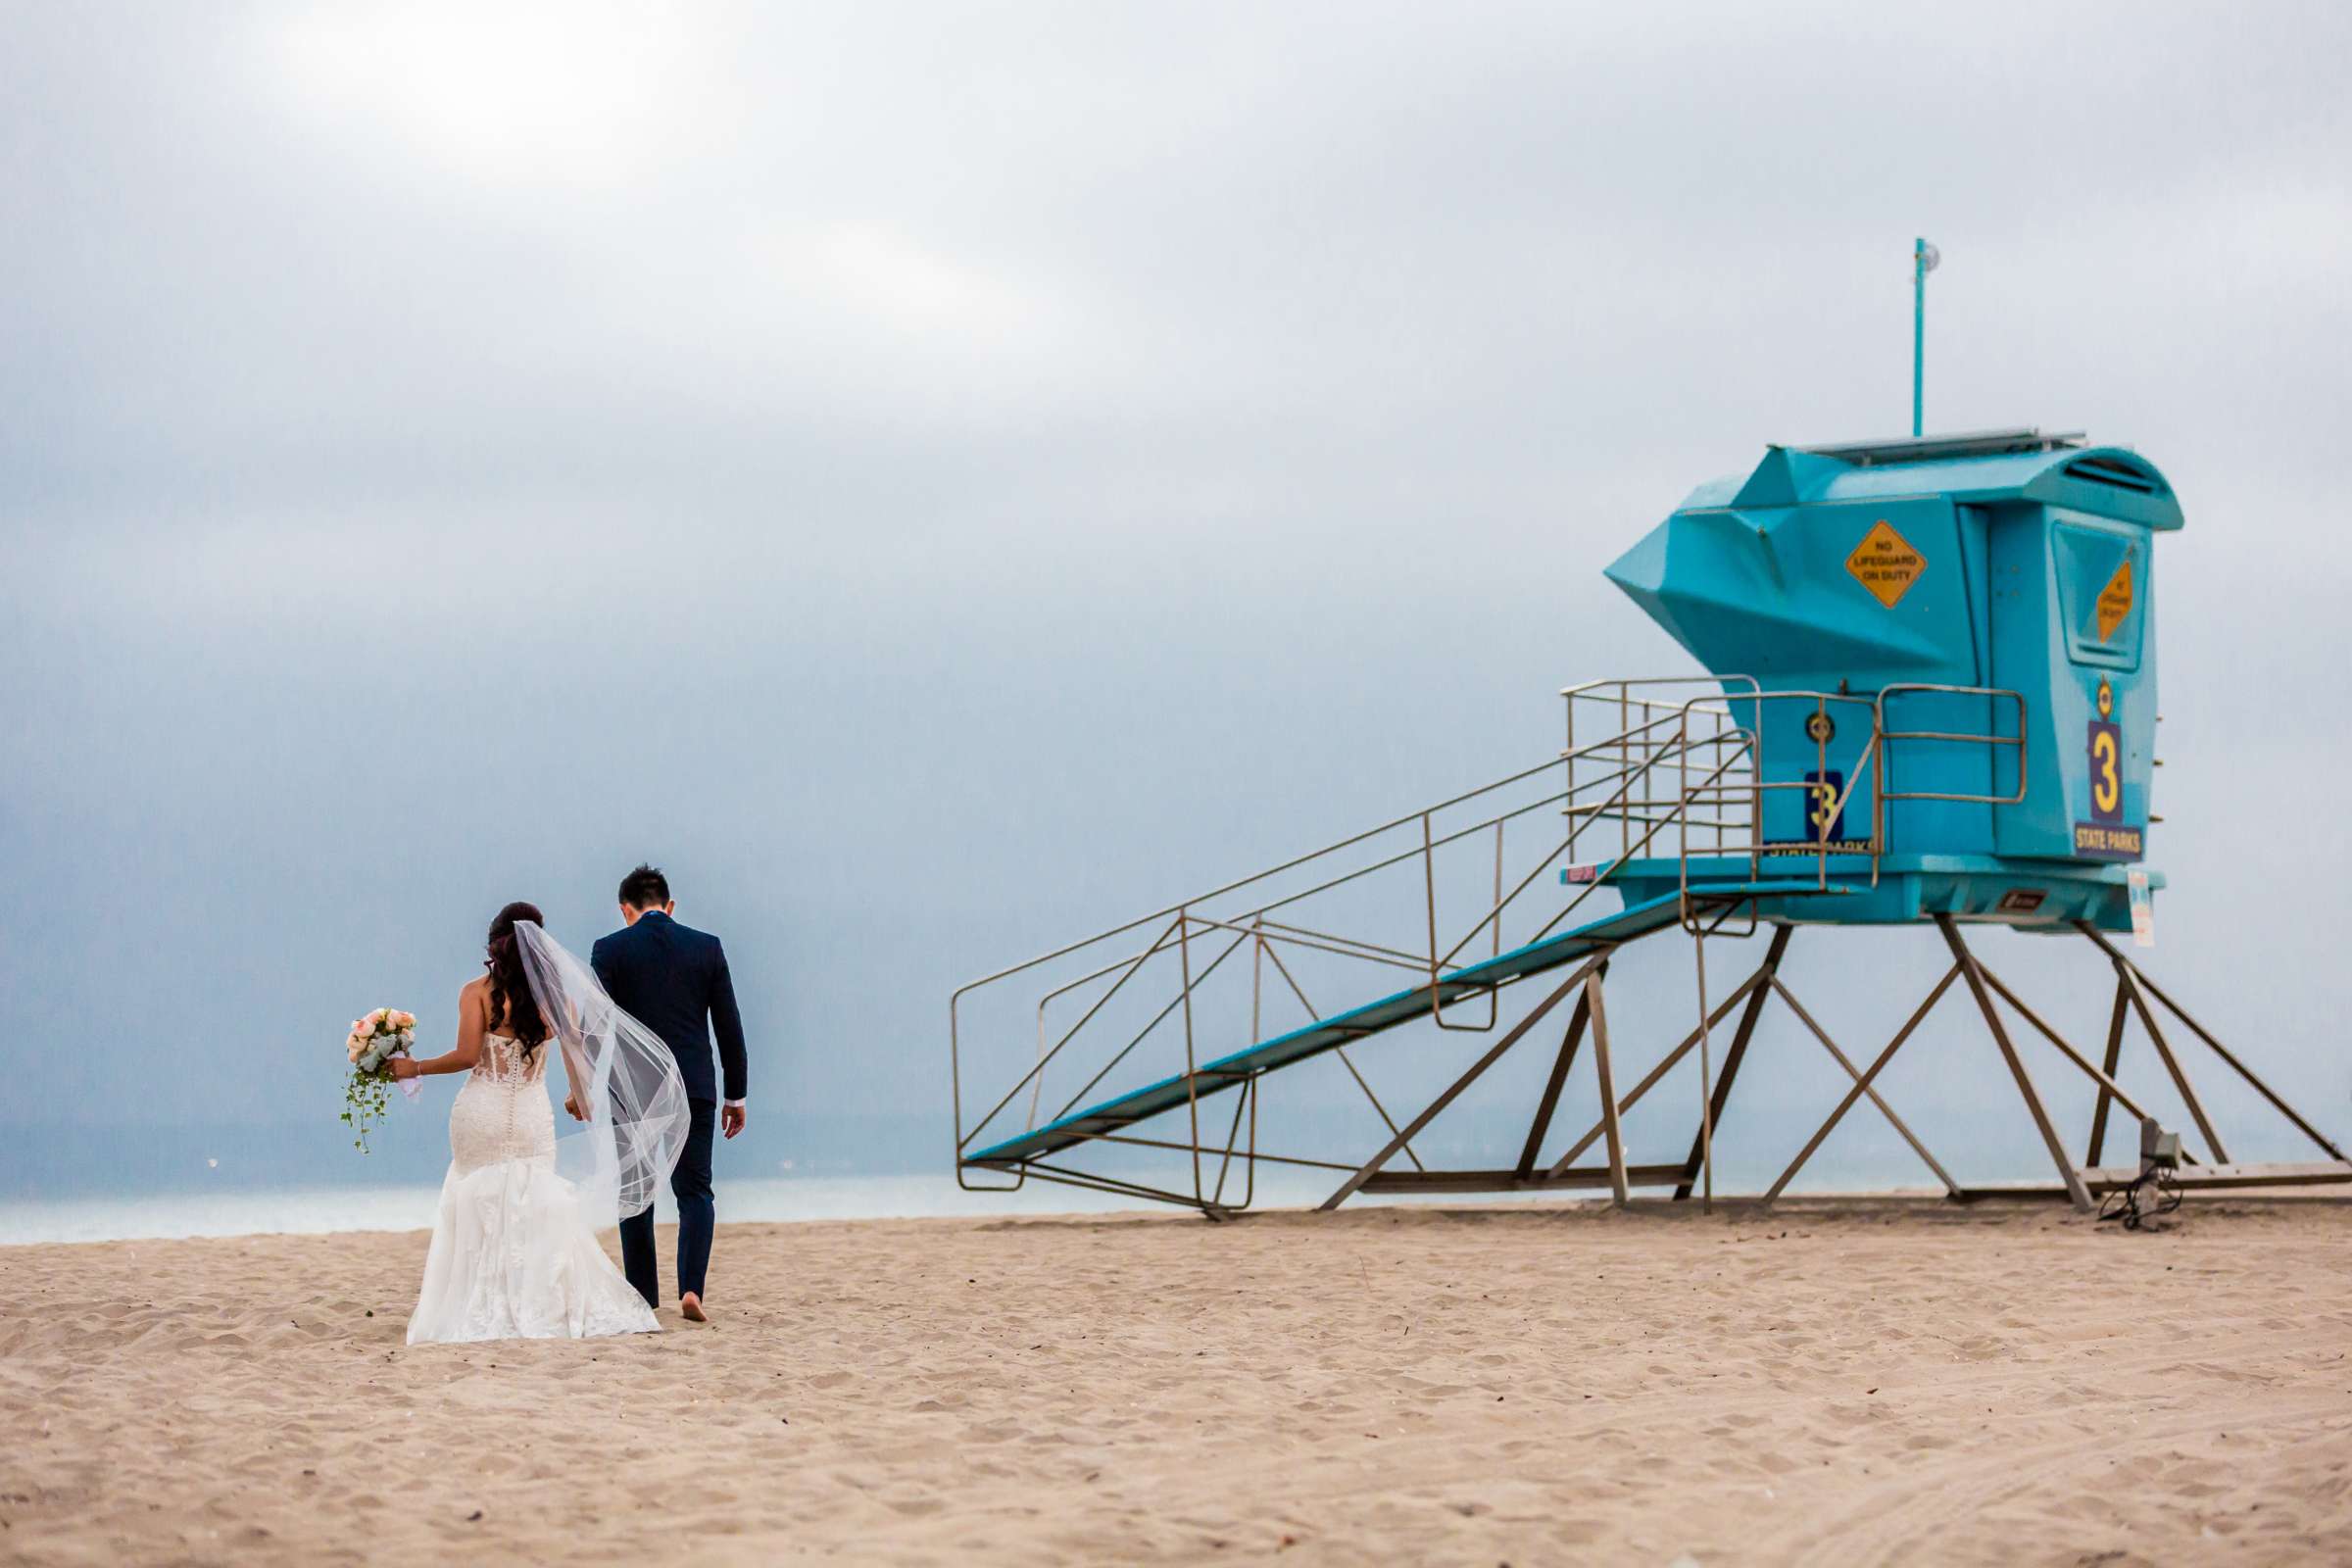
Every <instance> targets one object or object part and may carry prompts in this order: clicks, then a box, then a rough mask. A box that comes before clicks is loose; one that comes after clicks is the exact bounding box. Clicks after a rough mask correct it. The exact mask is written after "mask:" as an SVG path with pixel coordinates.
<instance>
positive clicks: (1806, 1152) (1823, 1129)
mask: <svg viewBox="0 0 2352 1568" xmlns="http://www.w3.org/2000/svg"><path fill="white" fill-rule="evenodd" d="M1959 978H1960V966H1959V965H1958V964H1954V965H1953V966H1952V967H1951V968H1949V969H1946V970H1944V971H1943V978H1942V979H1940V980H1938V981H1936V989H1935V990H1933V991H1931V992H1929V993H1928V1000H1927V1001H1925V1002H1923V1003H1921V1004H1920V1005H1918V1006H1917V1007H1916V1008H1914V1009H1913V1010H1912V1013H1911V1016H1910V1018H1909V1019H1908V1020H1906V1021H1905V1022H1904V1024H1903V1026H1902V1028H1900V1029H1898V1030H1896V1031H1895V1035H1894V1038H1893V1039H1892V1040H1889V1041H1887V1049H1886V1050H1885V1051H1882V1052H1880V1053H1879V1054H1878V1059H1877V1060H1875V1061H1873V1062H1872V1063H1871V1064H1870V1066H1869V1068H1868V1069H1867V1070H1866V1071H1865V1072H1864V1073H1863V1074H1862V1076H1861V1077H1859V1078H1857V1079H1855V1080H1854V1087H1853V1088H1851V1089H1849V1090H1847V1091H1846V1092H1845V1098H1844V1099H1843V1100H1840V1101H1839V1102H1838V1108H1837V1109H1836V1110H1833V1111H1831V1112H1830V1119H1829V1120H1827V1121H1825V1122H1823V1123H1822V1124H1821V1126H1820V1128H1819V1129H1817V1130H1816V1131H1815V1132H1814V1134H1813V1136H1812V1137H1811V1138H1810V1139H1808V1140H1806V1143H1805V1147H1804V1148H1802V1149H1800V1150H1798V1151H1797V1152H1796V1157H1795V1158H1794V1159H1792V1160H1790V1161H1789V1168H1788V1169H1787V1170H1785V1171H1783V1172H1781V1179H1780V1180H1779V1181H1777V1182H1774V1183H1773V1184H1772V1186H1771V1187H1770V1188H1769V1189H1767V1190H1766V1192H1765V1194H1764V1202H1765V1204H1766V1205H1767V1206H1769V1205H1770V1204H1771V1202H1772V1201H1773V1200H1774V1199H1776V1198H1778V1197H1780V1196H1781V1191H1782V1189H1784V1188H1786V1187H1787V1186H1788V1185H1789V1182H1790V1181H1792V1180H1794V1179H1795V1177H1796V1173H1797V1172H1798V1171H1800V1170H1802V1169H1804V1168H1805V1161H1806V1160H1808V1159H1811V1158H1812V1157H1813V1151H1815V1150H1816V1149H1819V1148H1820V1147H1821V1144H1822V1140H1823V1139H1825V1138H1827V1137H1829V1136H1830V1133H1831V1131H1832V1130H1833V1129H1835V1128H1836V1127H1837V1125H1838V1121H1839V1120H1840V1119H1842V1118H1843V1117H1844V1115H1845V1113H1846V1112H1847V1111H1849V1110H1851V1109H1853V1108H1854V1102H1855V1101H1857V1100H1860V1099H1861V1098H1862V1097H1863V1096H1864V1095H1865V1094H1868V1093H1869V1092H1870V1085H1871V1080H1873V1079H1875V1078H1876V1077H1878V1075H1879V1069H1880V1068H1882V1067H1884V1066H1886V1065H1887V1063H1888V1062H1890V1061H1892V1060H1893V1059H1894V1054H1895V1053H1896V1052H1898V1051H1900V1050H1902V1049H1903V1042H1904V1041H1906V1040H1908V1039H1910V1038H1911V1031H1912V1030H1914V1029H1917V1028H1918V1027H1919V1026H1920V1024H1921V1023H1922V1022H1923V1021H1925V1020H1926V1018H1927V1016H1928V1014H1929V1013H1930V1012H1932V1011H1934V1010H1935V1007H1936V1003H1938V1002H1941V1001H1942V1000H1943V994H1944V993H1945V992H1946V991H1949V990H1950V989H1951V987H1952V982H1953V981H1955V980H1957V979H1959ZM1945 1186H1946V1187H1947V1189H1948V1188H1949V1186H1950V1182H1949V1181H1948V1179H1947V1181H1946V1182H1945Z"/></svg>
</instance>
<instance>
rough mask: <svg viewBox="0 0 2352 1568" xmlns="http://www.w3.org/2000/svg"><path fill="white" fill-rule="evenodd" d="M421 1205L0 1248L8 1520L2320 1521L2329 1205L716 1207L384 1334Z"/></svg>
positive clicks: (1733, 1539) (2119, 1551) (1820, 1544)
mask: <svg viewBox="0 0 2352 1568" xmlns="http://www.w3.org/2000/svg"><path fill="white" fill-rule="evenodd" d="M424 1242H425V1238H424V1236H423V1234H422V1233H421V1232H419V1233H414V1234H402V1235H382V1234H378V1235H346V1236H325V1237H262V1238H254V1239H250V1240H204V1241H183V1242H139V1243H106V1244H95V1245H83V1246H55V1247H22V1248H10V1249H6V1250H0V1267H4V1268H5V1270H6V1274H7V1279H8V1283H9V1289H8V1291H7V1293H6V1300H5V1303H4V1304H0V1420H4V1421H5V1423H6V1426H7V1430H8V1433H9V1439H8V1442H7V1443H6V1445H5V1447H4V1448H0V1561H6V1562H8V1563H25V1564H36V1563H37V1564H66V1563H122V1562H142V1563H166V1562H169V1563H255V1562H262V1563H270V1562H302V1563H358V1562H418V1563H423V1562H444V1561H456V1562H477V1561H478V1562H493V1561H496V1562H543V1561H558V1560H561V1561H564V1562H568V1563H582V1562H630V1563H647V1562H661V1563H675V1562H683V1561H689V1560H691V1561H693V1562H696V1563H704V1564H709V1563H760V1562H773V1561H797V1560H802V1559H829V1560H838V1561H844V1562H890V1563H939V1564H948V1563H1012V1562H1021V1563H1026V1564H1055V1563H1100V1562H1216V1561H1228V1560H1240V1559H1250V1560H1263V1559H1271V1558H1276V1557H1279V1558H1281V1559H1282V1560H1285V1561H1290V1562H1300V1563H1358V1562H1375V1561H1379V1562H1415V1561H1418V1562H1446V1563H1456V1562H1458V1563H1488V1564H1492V1563H1502V1562H1509V1563H1514V1564H1519V1565H1526V1564H1534V1563H1547V1562H1560V1561H1572V1560H1593V1561H1609V1562H1631V1563H1643V1562H1649V1563H1658V1564H1669V1563H1674V1562H1676V1561H1678V1560H1681V1559H1689V1560H1691V1561H1695V1562H1698V1563H1730V1562H1783V1561H1803V1562H1813V1563H1874V1562H1919V1561H1936V1562H1962V1563H1974V1562H1982V1563H1994V1562H2003V1563H2016V1562H2046V1563H2100V1564H2109V1563H2142V1562H2147V1563H2172V1562H2186V1561H2224V1562H2233V1563H2234V1562H2249V1563H2254V1562H2312V1561H2322V1560H2332V1561H2343V1560H2346V1559H2347V1558H2352V1359H2348V1357H2352V1303H2348V1302H2347V1299H2346V1293H2345V1290H2344V1282H2345V1280H2346V1279H2347V1277H2352V1208H2348V1207H2346V1206H2344V1205H2342V1204H2339V1203H2334V1202H2326V1201H2305V1200H2269V1201H2226V1200H2208V1201H2203V1202H2198V1201H2193V1200H2192V1201H2191V1203H2190V1205H2189V1206H2188V1207H2187V1208H2186V1209H2184V1210H2183V1211H2182V1212H2181V1213H2180V1214H2179V1215H2177V1216H2176V1217H2175V1223H2174V1224H2173V1226H2172V1228H2171V1229H2169V1230H2167V1231H2165V1232H2164V1233H2162V1234H2154V1235H2151V1234H2139V1235H2131V1234H2125V1233H2122V1232H2120V1231H2119V1230H2117V1229H2116V1228H2114V1227H2112V1226H2096V1225H2093V1224H2091V1223H2089V1222H2087V1221H2083V1220H2080V1219H2077V1218H2075V1217H2073V1216H2071V1215H2066V1214H2061V1213H2059V1212H2057V1211H2054V1210H2052V1209H2048V1208H2038V1207H2036V1208H2030V1209H2021V1208H1996V1207H1981V1208H1974V1209H1954V1208H1951V1207H1948V1206H1946V1205H1944V1204H1941V1203H1937V1202H1905V1201H1857V1202H1847V1203H1837V1202H1808V1203H1801V1204H1799V1203H1791V1204H1785V1205H1783V1207H1782V1208H1780V1209H1778V1210H1776V1211H1775V1212H1774V1213H1773V1214H1771V1215H1770V1216H1768V1217H1767V1216H1763V1215H1759V1214H1757V1213H1755V1212H1753V1211H1747V1212H1738V1211H1730V1212H1719V1213H1718V1214H1716V1215H1714V1216H1712V1217H1706V1216H1701V1215H1699V1214H1697V1213H1695V1212H1691V1211H1688V1210H1685V1211H1680V1212H1667V1211H1664V1210H1663V1209H1662V1208H1652V1209H1645V1210H1638V1211H1636V1212H1633V1213H1610V1212H1607V1211H1605V1210H1602V1209H1598V1208H1595V1207H1592V1206H1578V1207H1573V1208H1546V1209H1534V1208H1487V1209H1465V1208H1454V1209H1447V1210H1444V1211H1438V1210H1424V1209H1410V1210H1405V1209H1396V1208H1388V1209H1360V1210H1356V1211H1352V1212H1346V1213H1342V1214H1340V1215H1337V1216H1306V1215H1299V1214H1288V1213H1277V1214H1268V1215H1262V1216H1257V1217H1254V1218H1251V1219H1249V1220H1247V1221H1244V1222H1242V1223H1239V1224H1233V1225H1222V1226H1219V1225H1209V1224H1205V1223H1203V1222H1201V1221H1200V1220H1197V1219H1190V1218H1182V1217H1160V1216H1150V1217H1134V1218H1130V1217H1124V1216H1120V1217H1110V1218H1104V1217H1101V1216H1096V1217H1089V1218H1083V1219H1080V1218H1073V1219H1047V1220H1029V1219H1022V1220H992V1221H970V1222H966V1221H937V1220H923V1221H900V1222H864V1223H826V1224H806V1225H764V1226H724V1227H722V1228H721V1231H720V1236H719V1244H718V1250H717V1261H716V1264H715V1274H714V1280H715V1282H716V1284H715V1291H714V1297H713V1301H712V1305H713V1308H714V1310H715V1311H716V1314H717V1316H716V1320H715V1321H714V1322H713V1323H712V1324H711V1325H710V1326H708V1327H697V1326H694V1325H688V1324H683V1323H680V1322H679V1321H678V1320H677V1318H676V1315H675V1313H674V1312H670V1311H665V1312H664V1314H663V1321H664V1325H665V1328H666V1329H667V1332H665V1333H663V1334H662V1335H660V1336H659V1337H655V1336H644V1337H639V1338H635V1339H630V1340H605V1341H597V1342H587V1343H506V1344H500V1345H482V1346H436V1347H425V1348H415V1349H411V1348H406V1347H404V1346H403V1344H402V1343H401V1342H402V1330H403V1327H404V1324H405V1320H406V1316H407V1312H408V1308H409V1305H410V1302H411V1299H412V1297H413V1293H414V1290H415V1287H416V1283H417V1273H418V1269H419V1266H420V1263H421V1260H422V1256H423V1251H424ZM666 1245H667V1244H666V1242H665V1243H664V1247H665V1249H666Z"/></svg>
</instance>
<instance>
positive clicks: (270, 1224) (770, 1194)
mask: <svg viewBox="0 0 2352 1568" xmlns="http://www.w3.org/2000/svg"><path fill="white" fill-rule="evenodd" d="M1854 1174H1855V1173H1853V1172H1850V1171H1840V1170H1837V1169H1835V1168H1833V1169H1831V1170H1828V1171H1824V1172H1821V1173H1815V1172H1812V1171H1808V1172H1807V1173H1806V1175H1807V1177H1809V1178H1810V1179H1805V1180H1799V1181H1798V1182H1796V1183H1795V1184H1794V1185H1793V1187H1792V1188H1791V1191H1793V1192H1797V1193H1807V1192H1814V1193H1820V1192H1855V1191H1862V1190H1867V1189H1871V1188H1882V1189H1884V1188H1888V1187H1892V1186H1894V1185H1896V1184H1892V1183H1887V1182H1875V1183H1874V1182H1868V1181H1855V1180H1853V1179H1851V1178H1852V1176H1853V1175H1854ZM1338 1182H1339V1177H1338V1176H1337V1175H1325V1174H1322V1173H1320V1172H1314V1173H1301V1172H1293V1171H1273V1170H1261V1171H1260V1172H1259V1175H1258V1181H1257V1195H1256V1200H1255V1201H1254V1202H1253V1203H1252V1204H1251V1207H1252V1208H1254V1209H1261V1210H1262V1209H1268V1208H1306V1207H1312V1206H1313V1205H1315V1204H1317V1203H1319V1202H1321V1201H1323V1200H1324V1199H1325V1198H1328V1197H1329V1196H1330V1195H1331V1190H1332V1188H1333V1187H1334V1186H1336V1185H1337V1184H1338ZM1901 1185H1902V1186H1903V1187H1904V1188H1905V1189H1907V1190H1924V1189H1917V1182H1916V1179H1914V1181H1913V1182H1911V1183H1905V1184H1901ZM717 1188H718V1217H719V1220H720V1222H721V1223H722V1224H740V1223H747V1222H762V1221H787V1222H789V1221H794V1220H841V1219H985V1218H989V1217H991V1216H1001V1215H1022V1214H1028V1215H1040V1214H1104V1213H1120V1212H1129V1213H1163V1214H1166V1213H1177V1212H1181V1210H1178V1209H1175V1208H1173V1207H1171V1206H1169V1205H1168V1204H1165V1203H1158V1202H1151V1201H1144V1200H1140V1199H1134V1198H1127V1197H1123V1196H1121V1195H1119V1194H1115V1193H1099V1192H1092V1191H1089V1190H1087V1189H1085V1188H1079V1187H1064V1186H1059V1185H1055V1184H1052V1183H1047V1182H1031V1183H1029V1184H1028V1185H1027V1186H1026V1187H1023V1188H1021V1189H1020V1190H1018V1191H1015V1192H1009V1193H967V1192H964V1191H963V1190H961V1189H960V1188H958V1187H957V1186H956V1182H955V1179H954V1178H953V1177H949V1176H941V1175H927V1174H926V1175H895V1176H885V1175H876V1176H804V1177H783V1178H774V1177H771V1178H764V1179H750V1180H741V1181H728V1180H726V1179H725V1178H724V1176H723V1175H722V1176H721V1178H720V1179H719V1181H718V1183H717ZM1735 1190H1737V1189H1734V1188H1731V1187H1728V1186H1727V1187H1722V1188H1719V1189H1718V1191H1722V1192H1727V1193H1728V1192H1731V1191H1735ZM1749 1190H1752V1188H1750V1189H1749ZM1238 1194H1239V1183H1238V1180H1237V1183H1236V1186H1235V1188H1234V1192H1233V1196H1238ZM1574 1196H1575V1197H1577V1198H1580V1199H1586V1200H1591V1199H1594V1198H1597V1197H1600V1196H1603V1195H1600V1194H1596V1193H1592V1192H1580V1193H1577V1194H1576V1195H1574ZM1650 1196H1657V1195H1656V1194H1654V1193H1653V1194H1651V1195H1650ZM439 1197H440V1187H439V1185H438V1184H434V1183H403V1184H398V1185H391V1186H384V1187H359V1186H340V1187H287V1188H246V1189H239V1190H231V1191H222V1192H176V1193H145V1194H110V1195H105V1196H88V1197H55V1198H12V1199H0V1247H5V1246H12V1245H25V1244H30V1243H37V1242H111V1241H142V1240H149V1239H162V1238H173V1237H188V1236H262V1235H285V1236H304V1235H323V1234H326V1233H329V1232H335V1231H414V1230H426V1229H429V1228H430V1227H431V1225H432V1223H433V1210H434V1207H435V1205H436V1203H437V1201H438V1200H439ZM1560 1201H1563V1199H1562V1197H1561V1195H1558V1194H1546V1193H1525V1194H1508V1193H1482V1194H1477V1195H1474V1196H1459V1195H1435V1196H1431V1195H1414V1196H1406V1195H1388V1196H1383V1197H1366V1196H1363V1195H1358V1196H1357V1197H1355V1198H1353V1199H1351V1200H1349V1206H1351V1207H1353V1206H1359V1205H1374V1204H1381V1203H1437V1204H1440V1205H1444V1204H1454V1205H1462V1204H1476V1205H1482V1206H1483V1205H1486V1204H1492V1203H1517V1202H1529V1203H1557V1202H1560ZM654 1212H655V1217H656V1218H657V1219H659V1220H661V1221H662V1222H664V1223H666V1222H667V1221H669V1220H672V1219H674V1218H676V1214H675V1211H674V1210H673V1209H672V1207H671V1205H670V1201H669V1197H668V1195H667V1194H666V1193H665V1194H663V1195H662V1200H661V1201H659V1202H658V1203H656V1204H655V1207H654Z"/></svg>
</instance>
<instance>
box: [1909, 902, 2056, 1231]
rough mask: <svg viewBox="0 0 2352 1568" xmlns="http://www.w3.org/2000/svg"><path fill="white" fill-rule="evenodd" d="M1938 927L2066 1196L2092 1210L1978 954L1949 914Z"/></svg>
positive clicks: (1937, 923)
mask: <svg viewBox="0 0 2352 1568" xmlns="http://www.w3.org/2000/svg"><path fill="white" fill-rule="evenodd" d="M1936 930H1938V931H1941V932H1942V933H1943V940H1944V942H1945V944H1946V945H1947V946H1949V947H1950V948H1951V950H1952V958H1953V961H1954V962H1956V963H1958V964H1959V965H1960V973H1961V976H1962V978H1964V979H1966V980H1967V981H1968V989H1969V992H1970V994H1971V995H1972V996H1974V997H1975V998H1976V999H1977V1010H1978V1011H1980V1012H1982V1013H1984V1014H1985V1027H1987V1028H1988V1029H1990V1030H1991V1031H1992V1043H1993V1044H1994V1045H1996V1046H1998V1047H2000V1048H2001V1059H2002V1060H2004V1061H2006V1062H2008V1063H2009V1072H2010V1076H2012V1077H2014V1078H2015V1079H2016V1080H2017V1090H2018V1093H2019V1094H2021V1095H2023V1096H2025V1098H2026V1109H2028V1110H2029V1111H2032V1112H2033V1114H2034V1126H2035V1127H2036V1128H2038V1129H2040V1132H2041V1141H2042V1143H2043V1144H2045V1145H2047V1146H2048V1148H2049V1151H2050V1158H2051V1160H2052V1161H2054V1162H2055V1163H2056V1164H2057V1166H2058V1174H2059V1176H2060V1178H2061V1179H2063V1180H2064V1181H2065V1183H2066V1196H2067V1197H2068V1198H2069V1199H2070V1200H2072V1201H2073V1202H2074V1205H2075V1209H2076V1212H2078V1213H2082V1214H2087V1213H2089V1212H2090V1211H2091V1208H2092V1204H2091V1201H2090V1189H2089V1188H2087V1187H2085V1186H2083V1185H2082V1172H2080V1171H2078V1170H2076V1169H2075V1166H2074V1162H2073V1161H2072V1160H2070V1159H2068V1158H2067V1157H2066V1146H2065V1145H2064V1144H2062V1143H2060V1142H2059V1141H2058V1129H2057V1128H2056V1127H2053V1126H2051V1125H2050V1113H2049V1112H2048V1111H2047V1110H2044V1109H2043V1108H2042V1104H2041V1096H2039V1095H2038V1094H2035V1093H2034V1080H2033V1079H2032V1078H2030V1077H2028V1076H2027V1075H2026V1064H2025V1062H2023V1061H2022V1060H2020V1059H2019V1058H2018V1054H2017V1047H2015V1046H2014V1045H2012V1044H2010V1042H2009V1031H2008V1029H2007V1028H2005V1027H2004V1026H2003V1025H2002V1023H2001V1015H2000V1013H1999V1011H1998V1010H1996V1009H1995V1008H1994V1006H1993V1005H1992V993H1991V992H1990V991H1989V990H1987V989H1986V988H1985V977H1984V975H1983V974H1982V973H1981V972H1979V970H1978V968H1977V958H1976V955H1975V954H1973V953H1971V952H1969V951H1968V944H1967V943H1965V942H1963V941H1961V940H1960V928H1959V927H1958V926H1956V925H1954V924H1953V923H1952V917H1951V916H1950V915H1948V914H1938V915H1937V916H1936Z"/></svg>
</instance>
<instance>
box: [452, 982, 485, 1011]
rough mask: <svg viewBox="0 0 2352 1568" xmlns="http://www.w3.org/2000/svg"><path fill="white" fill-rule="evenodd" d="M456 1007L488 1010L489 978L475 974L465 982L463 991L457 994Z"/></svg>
mask: <svg viewBox="0 0 2352 1568" xmlns="http://www.w3.org/2000/svg"><path fill="white" fill-rule="evenodd" d="M458 1005H460V1006H462V1007H473V1008H476V1009H486V1008H488V1007H489V1005H490V977H489V976H488V975H486V974H477V975H475V976H474V977H473V978H472V979H470V980H468V981H466V986H465V989H464V990H462V991H460V992H459V993H458Z"/></svg>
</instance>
